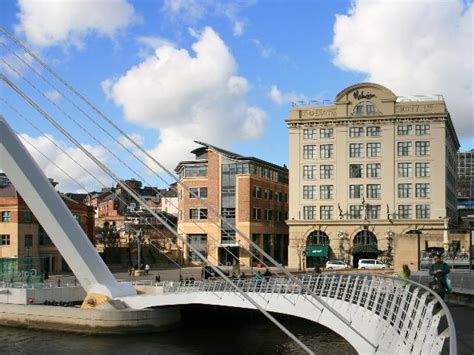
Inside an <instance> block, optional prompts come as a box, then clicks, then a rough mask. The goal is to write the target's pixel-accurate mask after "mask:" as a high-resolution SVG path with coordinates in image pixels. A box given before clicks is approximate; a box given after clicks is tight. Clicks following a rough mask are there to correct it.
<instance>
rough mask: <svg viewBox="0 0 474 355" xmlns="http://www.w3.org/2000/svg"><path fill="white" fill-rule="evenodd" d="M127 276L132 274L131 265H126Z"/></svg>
mask: <svg viewBox="0 0 474 355" xmlns="http://www.w3.org/2000/svg"><path fill="white" fill-rule="evenodd" d="M128 276H132V267H131V266H129V267H128Z"/></svg>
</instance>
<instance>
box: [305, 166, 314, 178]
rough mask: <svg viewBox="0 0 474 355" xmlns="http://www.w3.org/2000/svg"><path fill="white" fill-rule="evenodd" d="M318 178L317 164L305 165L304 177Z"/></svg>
mask: <svg viewBox="0 0 474 355" xmlns="http://www.w3.org/2000/svg"><path fill="white" fill-rule="evenodd" d="M315 178H316V165H303V179H306V180H312V179H315Z"/></svg>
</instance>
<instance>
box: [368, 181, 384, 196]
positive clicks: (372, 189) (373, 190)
mask: <svg viewBox="0 0 474 355" xmlns="http://www.w3.org/2000/svg"><path fill="white" fill-rule="evenodd" d="M381 189H382V186H381V185H380V184H368V185H367V198H380V195H381V193H380V191H381Z"/></svg>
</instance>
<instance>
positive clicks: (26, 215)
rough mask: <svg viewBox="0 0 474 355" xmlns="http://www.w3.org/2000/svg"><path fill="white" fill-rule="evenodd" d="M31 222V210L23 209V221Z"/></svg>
mask: <svg viewBox="0 0 474 355" xmlns="http://www.w3.org/2000/svg"><path fill="white" fill-rule="evenodd" d="M31 222H33V213H32V212H31V211H24V212H23V223H31Z"/></svg>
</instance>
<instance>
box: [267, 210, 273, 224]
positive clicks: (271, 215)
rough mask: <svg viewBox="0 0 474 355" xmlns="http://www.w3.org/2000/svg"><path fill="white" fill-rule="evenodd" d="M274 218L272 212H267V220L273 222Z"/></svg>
mask: <svg viewBox="0 0 474 355" xmlns="http://www.w3.org/2000/svg"><path fill="white" fill-rule="evenodd" d="M272 218H273V213H272V210H265V220H266V221H271V220H272Z"/></svg>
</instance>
